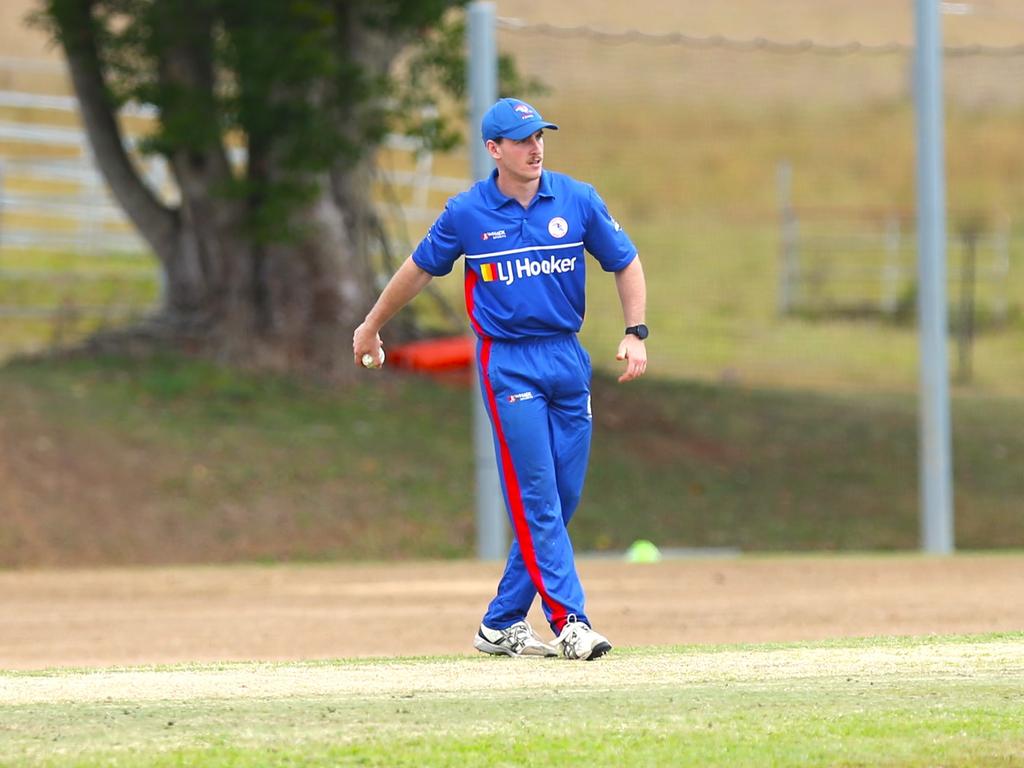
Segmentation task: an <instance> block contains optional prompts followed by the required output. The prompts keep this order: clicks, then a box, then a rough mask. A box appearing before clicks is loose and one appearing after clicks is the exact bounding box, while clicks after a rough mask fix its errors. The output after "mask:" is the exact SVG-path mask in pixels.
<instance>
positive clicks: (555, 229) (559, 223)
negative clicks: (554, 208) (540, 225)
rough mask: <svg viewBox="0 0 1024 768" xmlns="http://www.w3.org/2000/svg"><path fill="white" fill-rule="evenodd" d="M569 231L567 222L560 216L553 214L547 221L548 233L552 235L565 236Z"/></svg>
mask: <svg viewBox="0 0 1024 768" xmlns="http://www.w3.org/2000/svg"><path fill="white" fill-rule="evenodd" d="M568 231H569V224H568V222H566V220H565V219H563V218H562V217H561V216H555V218H553V219H552V220H551V221H549V222H548V234H549V235H551V236H552V237H565V234H566V233H567V232H568Z"/></svg>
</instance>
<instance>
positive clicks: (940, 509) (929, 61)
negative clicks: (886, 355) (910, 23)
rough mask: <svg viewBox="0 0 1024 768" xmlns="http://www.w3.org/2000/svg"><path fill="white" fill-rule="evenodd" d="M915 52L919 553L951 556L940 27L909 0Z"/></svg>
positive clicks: (923, 2)
mask: <svg viewBox="0 0 1024 768" xmlns="http://www.w3.org/2000/svg"><path fill="white" fill-rule="evenodd" d="M915 5H916V24H915V26H916V34H917V47H916V51H915V57H914V65H915V66H914V75H915V76H914V85H915V100H916V107H917V110H916V111H917V227H918V324H919V329H918V333H919V335H920V341H919V344H920V349H921V412H920V487H921V547H922V549H923V550H924V551H925V552H928V553H930V554H940V555H941V554H949V553H951V552H952V551H953V546H954V544H953V480H952V458H951V442H952V441H951V438H950V415H949V414H950V405H949V362H948V358H947V349H946V329H947V319H946V313H947V309H946V185H945V171H944V156H945V149H944V146H943V144H944V142H943V133H944V124H943V120H944V118H943V109H942V26H941V16H940V8H939V4H938V3H937V2H935V0H915Z"/></svg>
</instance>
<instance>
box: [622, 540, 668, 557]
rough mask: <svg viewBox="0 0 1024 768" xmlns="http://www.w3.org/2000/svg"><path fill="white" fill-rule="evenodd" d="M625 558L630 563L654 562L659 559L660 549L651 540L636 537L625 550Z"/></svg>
mask: <svg viewBox="0 0 1024 768" xmlns="http://www.w3.org/2000/svg"><path fill="white" fill-rule="evenodd" d="M626 560H628V561H629V562H631V563H656V562H658V561H659V560H661V550H660V549H658V547H657V546H655V544H654V542H652V541H648V540H647V539H637V540H636V541H634V542H633V543H632V544H630V545H629V549H627V550H626Z"/></svg>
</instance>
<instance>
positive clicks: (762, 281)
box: [0, 0, 1024, 564]
mask: <svg viewBox="0 0 1024 768" xmlns="http://www.w3.org/2000/svg"><path fill="white" fill-rule="evenodd" d="M941 6H942V9H943V27H944V40H945V44H946V55H945V63H944V71H943V76H944V83H945V95H946V168H947V174H948V176H947V189H948V224H949V230H948V276H949V282H948V285H947V291H948V298H949V317H950V328H949V346H948V349H949V356H950V357H949V359H950V370H951V375H952V377H953V379H952V380H953V383H954V388H953V391H954V472H955V479H954V488H955V493H956V497H955V498H956V511H957V543H958V545H959V546H961V547H966V548H1008V547H1020V546H1021V545H1024V509H1022V506H1021V502H1020V499H1021V498H1024V471H1022V470H1021V467H1022V466H1024V430H1022V429H1021V428H1020V424H1021V423H1024V421H1022V417H1024V354H1022V350H1024V318H1022V316H1021V305H1022V301H1024V261H1022V258H1024V217H1022V214H1021V211H1022V210H1024V206H1022V203H1024V130H1022V129H1024V91H1022V90H1021V88H1020V83H1021V82H1024V10H1022V9H1021V7H1020V4H1019V3H1018V2H1015V0H976V1H975V2H964V3H954V2H948V3H942V4H941ZM30 8H31V3H30V2H28V0H9V1H8V2H6V3H5V4H4V6H3V9H2V10H0V27H2V29H0V35H2V39H3V45H2V50H3V57H2V58H0V355H2V356H3V357H5V358H10V357H12V356H14V355H15V354H17V353H25V352H32V351H40V350H47V349H52V348H55V347H60V346H62V345H65V344H67V343H70V342H73V341H75V340H77V339H80V338H82V337H83V336H84V335H86V334H88V333H90V332H91V331H93V330H95V329H96V328H105V327H112V326H116V325H117V324H119V323H124V322H127V321H130V320H131V319H132V318H133V317H138V316H140V315H141V314H143V313H144V312H145V311H146V310H147V309H148V308H150V307H151V306H152V305H153V303H154V302H155V301H156V300H157V298H158V296H159V294H160V286H159V278H158V275H157V271H156V268H155V267H156V265H155V262H154V261H153V259H152V257H150V256H148V255H147V254H146V252H145V249H144V248H143V246H142V245H141V243H140V241H139V240H138V239H137V238H136V237H135V236H134V234H133V233H132V231H131V228H130V226H129V225H128V224H127V223H126V222H125V220H124V218H123V216H122V215H121V214H120V212H119V210H118V208H117V206H116V204H115V203H114V202H112V200H111V199H110V198H109V195H108V194H107V193H106V190H105V185H104V183H103V181H102V178H101V177H100V176H99V175H98V172H97V170H96V169H95V167H94V165H93V164H92V161H91V159H90V150H89V147H88V143H87V141H86V139H85V137H84V134H83V133H82V129H81V127H80V123H79V121H78V117H77V112H76V105H75V101H74V98H73V97H72V95H71V91H70V89H69V86H68V83H67V79H66V76H65V72H64V69H63V65H62V63H61V60H60V58H59V56H58V55H57V53H56V52H55V51H53V50H52V49H50V48H47V47H46V44H45V38H44V37H43V36H42V34H41V33H39V32H38V31H27V30H26V29H25V27H24V26H23V24H22V21H21V20H22V18H23V16H24V14H25V13H26V12H27V11H28V10H30ZM497 10H498V16H499V28H498V29H499V32H498V42H499V49H500V51H501V52H502V53H503V54H510V55H512V56H513V57H514V58H515V60H516V62H517V64H518V66H519V68H520V69H521V71H522V72H523V74H525V75H527V76H529V77H530V78H532V79H534V80H535V81H536V82H537V83H538V87H537V88H536V90H535V91H533V92H531V93H530V94H528V95H527V98H528V100H530V101H531V102H532V103H533V104H534V105H535V106H537V107H538V108H539V109H540V111H541V112H542V113H543V115H544V116H545V118H546V119H549V120H552V121H554V122H556V123H558V124H559V125H560V128H561V130H559V131H558V132H550V133H549V134H548V136H547V142H546V160H545V162H546V165H547V167H549V168H551V169H553V170H558V171H563V172H566V173H569V174H571V175H573V176H575V177H577V178H580V179H582V180H585V181H588V182H590V183H592V184H594V185H595V186H596V187H597V189H598V190H599V191H600V193H601V194H602V196H603V197H604V199H605V200H606V202H607V203H608V205H609V208H610V210H611V212H612V214H613V215H614V216H615V217H616V218H617V219H618V220H619V221H620V222H621V223H622V225H623V227H624V228H625V229H626V231H627V232H628V233H629V234H630V236H631V237H632V238H633V240H634V241H635V242H636V243H637V245H638V247H639V251H640V254H641V256H642V258H643V263H644V267H645V271H646V273H647V276H648V290H649V299H648V325H649V326H650V327H651V329H652V335H651V338H650V340H649V342H648V348H649V354H650V358H651V363H650V367H649V369H648V370H649V378H650V380H649V381H645V382H643V383H642V384H641V385H640V386H636V387H632V388H627V387H618V386H616V385H615V384H614V383H613V382H612V380H611V379H610V378H609V376H610V375H611V374H614V373H615V371H616V369H617V364H616V362H615V360H614V352H615V347H616V345H617V342H618V339H619V338H620V335H621V325H622V321H621V311H620V309H619V305H618V300H617V297H616V294H615V289H614V281H613V280H612V279H611V278H610V276H608V275H605V274H603V273H601V272H600V270H599V269H595V268H592V269H591V270H590V273H589V276H588V280H589V283H590V285H589V304H588V313H587V318H586V323H585V326H584V329H583V334H582V337H583V340H584V343H585V344H586V345H587V346H588V348H589V349H590V351H591V354H592V356H593V358H594V362H595V367H596V368H597V369H598V370H599V371H600V372H602V373H603V374H605V376H603V377H602V378H600V379H599V381H598V382H597V384H596V386H595V418H596V419H597V433H596V437H595V449H594V465H593V468H592V472H591V476H590V480H589V485H588V489H587V492H586V496H585V498H584V505H583V508H582V509H581V514H580V516H579V518H578V520H577V521H576V522H575V523H574V527H575V532H574V536H575V537H576V541H577V547H578V548H579V549H582V550H585V551H618V550H621V549H622V548H624V547H625V546H626V545H628V543H629V542H631V541H633V540H634V539H636V538H647V539H651V540H653V541H655V542H657V543H658V544H660V545H662V546H665V547H687V548H689V547H693V548H707V547H714V548H722V547H725V548H735V549H741V550H773V549H797V550H802V549H907V548H915V547H917V546H918V531H917V514H918V500H917V493H918V489H917V483H918V475H917V388H918V367H917V366H918V347H917V343H918V341H917V328H916V294H917V286H916V280H917V269H916V257H917V238H916V225H915V177H914V162H915V147H914V107H913V89H912V81H911V77H912V57H913V21H914V20H913V4H912V3H911V2H909V1H908V2H902V3H893V2H889V1H888V0H870V1H869V2H865V1H864V0H780V1H779V2H774V3H770V4H766V3H763V2H759V1H758V0H719V1H717V2H698V1H697V0H680V1H677V2H667V0H639V2H636V3H628V4H624V3H613V2H567V3H550V2H546V3H543V2H534V1H533V0H520V1H519V2H515V3H512V2H505V1H504V0H499V2H498V3H497ZM123 118H124V120H125V123H126V125H128V126H130V128H131V131H132V133H133V134H134V135H138V136H141V135H145V132H146V130H147V125H148V121H150V120H152V115H150V114H149V113H147V111H146V108H145V106H141V105H140V106H138V107H136V108H133V109H132V110H129V111H127V112H126V113H125V114H124V116H123ZM468 135H469V138H470V140H474V139H475V136H476V130H475V127H474V128H472V130H469V131H468ZM387 146H388V148H387V150H386V151H385V152H383V153H382V156H381V163H380V173H379V175H378V179H377V182H376V184H375V187H374V189H373V191H372V194H373V195H374V198H375V199H376V200H377V201H378V203H379V205H380V207H381V210H382V211H383V212H384V213H385V220H386V223H387V227H388V231H389V233H390V235H391V239H392V243H393V250H394V251H395V253H398V254H404V253H407V252H408V251H409V250H410V249H411V248H412V247H414V245H415V243H416V242H417V241H418V240H419V238H420V237H422V235H423V234H424V233H425V232H426V229H427V227H428V226H429V224H430V222H431V221H432V220H433V218H434V217H435V216H436V215H437V213H438V212H439V211H440V209H441V208H442V206H443V205H444V201H445V199H446V198H447V197H448V196H450V195H452V194H454V193H456V192H458V191H459V190H461V189H463V188H464V187H465V186H466V185H467V184H468V180H469V160H468V155H467V153H466V152H465V148H463V149H461V150H455V151H453V152H451V153H445V154H440V153H438V154H421V153H417V152H415V146H414V145H413V144H410V143H409V142H407V141H403V140H402V138H401V137H394V138H393V140H391V141H390V142H389V144H388V145H387ZM141 162H143V164H144V165H145V166H146V170H147V173H148V175H149V176H150V178H151V180H153V183H154V185H155V186H156V187H157V188H159V189H163V190H165V193H166V195H168V196H169V197H173V195H174V190H173V188H171V186H170V182H169V180H168V174H167V170H166V168H164V167H162V166H161V163H160V162H159V161H158V160H153V159H144V160H142V161H141ZM457 271H458V270H457ZM383 277H386V270H382V278H383ZM435 283H436V285H437V288H438V292H439V295H440V296H442V297H443V298H444V300H445V301H444V302H439V301H438V299H437V297H436V296H426V297H423V298H421V299H418V300H417V305H416V309H417V311H418V317H419V318H420V320H421V322H422V324H423V327H424V328H425V329H426V330H427V332H429V333H435V334H442V335H443V334H452V333H463V332H465V330H466V327H465V325H464V321H462V320H455V319H453V318H460V317H461V316H462V314H463V313H462V310H461V293H462V281H461V277H460V276H459V275H453V276H450V277H448V278H446V279H445V280H441V281H435ZM445 305H447V306H445ZM76 366H77V367H76ZM0 377H3V378H4V379H5V380H6V382H5V384H4V386H5V387H7V388H8V390H7V391H8V396H7V397H6V401H7V403H8V406H11V405H12V404H15V405H14V406H13V407H14V409H15V410H14V412H12V411H11V410H8V412H7V413H6V415H4V416H3V421H0V427H2V428H3V429H4V435H3V440H4V445H3V450H4V453H5V456H4V458H2V459H0V479H2V480H3V484H4V485H6V486H7V491H6V498H5V497H4V495H3V493H4V492H2V491H0V503H3V504H4V505H5V506H6V508H7V509H6V510H4V511H5V512H6V513H7V515H6V525H5V526H4V529H3V530H0V564H4V563H7V564H23V563H27V562H43V563H47V562H49V563H76V562H135V561H147V562H148V561H160V560H196V559H200V560H201V559H212V560H224V559H236V558H242V559H246V558H248V559H252V558H269V559H280V558H314V559H317V558H324V557H328V558H330V557H371V558H373V557H389V556H402V557H411V556H427V557H437V556H441V557H457V556H468V555H470V554H472V546H473V545H472V530H473V519H472V514H473V513H472V489H471V487H469V486H468V485H467V481H466V478H467V477H469V476H470V474H468V472H469V469H468V467H469V465H470V456H469V454H470V445H469V437H468V436H469V426H468V421H469V414H470V409H469V404H468V401H467V400H466V392H465V391H464V390H463V389H462V388H461V384H460V383H459V382H457V381H456V382H452V381H442V382H435V381H433V380H422V379H418V378H415V377H410V376H403V375H401V374H398V373H395V374H391V375H389V376H388V377H387V378H386V379H385V381H384V384H383V385H381V386H378V387H373V388H366V389H359V388H357V389H355V390H350V391H348V393H347V395H346V396H342V395H341V394H339V393H337V392H334V391H331V390H330V389H328V390H322V389H318V388H316V387H315V386H314V385H312V384H309V383H300V382H291V381H288V382H281V381H276V380H275V381H274V382H272V383H269V384H268V383H267V380H266V379H265V378H262V377H255V378H253V377H251V376H250V374H247V373H244V372H227V371H223V370H220V369H218V368H217V367H216V366H211V367H204V366H201V365H192V364H186V363H184V362H182V361H174V360H172V361H166V360H164V361H158V362H157V363H155V364H153V365H150V366H148V367H146V368H145V370H140V369H139V368H138V367H137V364H134V363H133V364H127V363H110V362H107V363H98V364H95V365H88V364H85V363H82V362H80V361H79V362H76V363H66V364H62V365H57V366H54V367H52V368H49V369H41V368H40V367H39V366H37V365H29V364H25V363H18V364H12V365H9V366H8V367H7V368H6V369H4V370H3V371H0ZM47 393H49V394H47ZM225 393H226V394H225ZM296 393H301V400H302V402H304V403H305V406H303V408H302V409H300V410H301V412H299V413H293V409H296V405H295V403H296V400H297V397H296ZM19 398H20V399H19ZM75 398H77V400H78V402H80V403H84V405H80V406H74V405H73V403H74V402H75ZM197 401H198V402H197ZM69 403H70V404H69ZM58 404H59V405H58ZM133 408H137V410H132V409H133ZM167 408H170V409H171V410H172V411H173V410H174V409H175V408H178V409H179V411H177V412H176V416H175V419H176V421H175V423H174V424H173V425H164V426H161V423H162V422H161V419H163V417H162V416H160V415H159V414H158V411H160V410H161V409H167ZM61 409H69V410H67V411H66V412H63V411H61ZM58 412H60V413H63V415H62V416H60V417H59V418H58V417H57V416H55V415H54V414H57V413H58ZM32 414H35V416H32ZM51 417H52V418H51ZM104 419H107V422H106V423H108V424H109V425H113V426H112V427H111V429H104V430H99V429H98V427H97V426H96V425H97V423H103V420H104ZM97 420H98V421H97ZM239 421H243V422H245V424H244V426H239V424H238V422H239ZM76 423H80V426H79V427H74V426H69V425H74V424H76ZM418 428H420V429H421V432H422V434H420V433H415V434H414V433H413V432H414V431H415V430H416V429H418ZM161 430H170V432H167V431H161ZM169 435H170V436H169ZM204 436H205V438H204ZM254 436H261V437H260V438H259V440H263V439H265V440H266V449H265V450H260V449H259V447H258V445H259V440H257V439H256V437H254ZM94 445H103V446H105V449H104V450H105V451H106V453H105V454H93V455H92V456H84V455H83V453H82V452H83V451H86V452H88V450H89V446H94ZM40 446H41V447H40ZM158 446H159V447H158ZM297 446H301V447H297ZM239 451H242V454H239ZM304 451H308V452H309V453H308V454H307V453H303V452H304ZM248 452H251V454H250V453H248ZM33 472H34V473H35V474H34V475H32V474H31V473H33ZM146 473H149V474H148V475H147V474H146ZM31 477H34V478H35V479H30V478H31ZM140 478H145V479H140ZM104 489H105V490H104ZM125 499H130V500H131V501H130V505H131V508H132V509H133V510H136V511H139V510H141V511H142V513H141V514H135V513H132V512H128V513H126V510H125V508H124V504H125V501H124V500H125ZM126 514H127V516H129V517H130V518H131V519H130V520H127V521H126V520H125V516H126ZM69 519H70V520H71V522H69ZM147 520H148V521H149V522H148V523H147V522H146V521H147ZM183 521H187V524H186V522H183ZM102 531H108V534H109V533H110V532H111V531H117V535H105V534H103V533H102ZM105 536H106V537H105ZM275 537H277V538H275ZM74 542H77V543H74ZM82 542H85V544H83V543H82ZM155 542H161V544H160V545H159V546H158V545H157V544H156V543H155ZM275 542H276V543H275Z"/></svg>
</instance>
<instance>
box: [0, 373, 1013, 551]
mask: <svg viewBox="0 0 1024 768" xmlns="http://www.w3.org/2000/svg"><path fill="white" fill-rule="evenodd" d="M363 381H364V383H362V384H360V385H359V386H356V387H354V388H351V389H335V388H331V387H328V386H321V385H312V384H303V383H299V382H296V381H292V380H288V379H281V378H273V377H266V376H263V377H260V376H254V375H249V374H245V373H239V372H232V371H229V370H225V369H222V368H218V367H216V366H213V365H209V364H202V363H195V362H186V361H183V360H178V359H162V360H155V361H148V362H129V361H126V360H114V359H108V360H101V361H98V362H94V361H65V362H48V363H19V364H11V365H8V366H7V367H6V368H3V369H0V430H2V432H3V434H4V439H5V442H6V444H7V445H9V446H12V447H13V446H19V447H20V450H17V451H15V450H10V451H5V454H4V456H2V457H0V479H2V482H0V507H2V508H3V509H4V510H5V523H6V524H5V525H4V526H3V527H2V528H0V564H3V565H24V564H29V563H37V564H81V563H105V562H106V563H109V562H122V563H131V562H168V561H171V562H195V561H224V560H237V559H249V560H259V559H269V560H277V559H320V558H334V557H345V558H379V557H393V556H398V557H457V556H463V555H467V554H469V553H470V552H471V551H472V547H473V540H474V539H473V509H472V504H473V492H472V486H471V478H472V466H471V446H470V438H469V435H470V430H469V416H470V407H469V401H468V390H466V389H464V388H462V387H460V386H456V385H451V384H448V385H438V384H435V383H432V382H430V381H427V380H423V379H420V378H414V377H409V376H404V375H398V374H388V373H385V374H381V375H377V376H376V377H374V378H369V377H367V378H365V379H364V380H363ZM594 410H595V414H596V416H595V418H596V424H595V428H596V437H595V444H594V450H593V460H592V465H591V472H590V477H589V480H588V486H587V490H586V493H585V495H584V500H583V504H582V508H581V512H580V514H579V516H578V517H577V518H576V520H575V521H574V523H573V531H574V537H575V541H576V543H577V547H578V548H579V549H581V550H591V549H602V548H623V547H625V546H626V545H627V544H628V543H629V542H630V541H632V540H633V539H635V538H640V537H643V538H651V539H653V540H655V541H657V542H658V543H659V544H661V545H665V546H673V545H674V546H686V547H690V546H737V547H741V548H743V549H745V550H780V549H782V550H785V549H794V550H801V549H812V548H826V549H876V548H881V549H887V548H913V547H916V546H917V542H918V539H917V495H916V490H917V458H916V429H917V427H916V423H917V422H916V405H915V402H914V400H913V399H911V398H906V397H902V396H884V395H847V396H843V397H838V396H825V395H820V394H810V393H800V392H782V391H769V390H752V389H746V388H742V387H731V386H724V387H723V386H710V385H704V384H695V383H689V382H669V381H659V380H648V381H642V382H639V383H638V384H637V385H635V386H628V387H625V386H618V385H616V384H614V382H610V381H608V380H605V379H603V378H602V379H599V380H598V381H597V382H596V384H595V394H594ZM955 410H956V414H955V432H956V438H957V443H956V446H957V450H956V472H957V477H956V492H957V510H958V518H957V528H958V543H959V545H960V546H961V547H965V548H971V547H983V548H984V547H1013V546H1021V545H1024V520H1022V518H1021V516H1020V514H1019V500H1020V498H1021V496H1022V494H1024V476H1022V475H1021V473H1020V471H1019V468H1020V466H1021V463H1022V461H1024V436H1022V434H1021V432H1020V430H1019V429H1018V428H1017V425H1019V424H1020V423H1021V420H1022V417H1024V405H1022V404H1021V403H1020V402H1018V401H1011V400H998V399H985V398H959V399H958V400H957V402H956V408H955Z"/></svg>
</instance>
